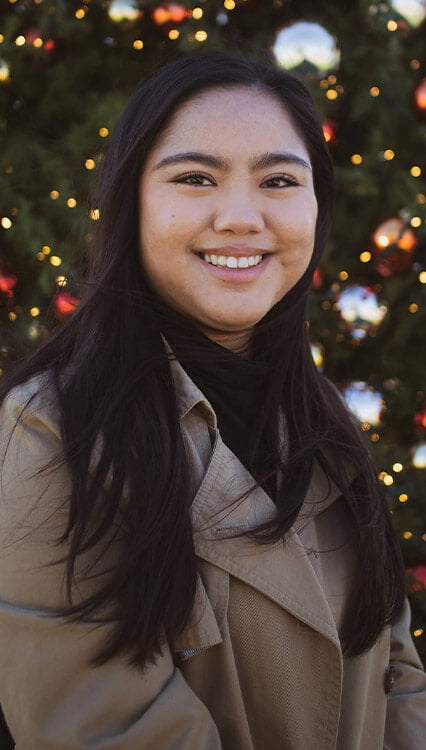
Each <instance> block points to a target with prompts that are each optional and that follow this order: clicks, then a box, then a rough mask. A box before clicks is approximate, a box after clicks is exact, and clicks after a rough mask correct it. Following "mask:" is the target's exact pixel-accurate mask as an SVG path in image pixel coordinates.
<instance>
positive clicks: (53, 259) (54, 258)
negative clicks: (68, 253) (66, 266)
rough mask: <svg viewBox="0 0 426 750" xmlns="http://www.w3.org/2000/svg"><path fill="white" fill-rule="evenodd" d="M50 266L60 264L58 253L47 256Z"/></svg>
mask: <svg viewBox="0 0 426 750" xmlns="http://www.w3.org/2000/svg"><path fill="white" fill-rule="evenodd" d="M49 260H50V262H51V264H52V266H60V265H61V263H62V258H59V256H58V255H52V256H51V258H49Z"/></svg>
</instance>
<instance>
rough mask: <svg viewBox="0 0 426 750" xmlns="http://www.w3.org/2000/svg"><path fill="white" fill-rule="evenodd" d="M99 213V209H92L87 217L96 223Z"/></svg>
mask: <svg viewBox="0 0 426 750" xmlns="http://www.w3.org/2000/svg"><path fill="white" fill-rule="evenodd" d="M100 215H101V214H100V211H99V208H92V210H91V211H89V216H90V218H91V219H92V221H98V219H99V218H100Z"/></svg>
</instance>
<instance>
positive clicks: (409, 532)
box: [402, 531, 413, 539]
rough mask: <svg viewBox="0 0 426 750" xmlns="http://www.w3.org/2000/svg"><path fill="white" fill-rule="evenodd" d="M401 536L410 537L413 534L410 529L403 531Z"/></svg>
mask: <svg viewBox="0 0 426 750" xmlns="http://www.w3.org/2000/svg"><path fill="white" fill-rule="evenodd" d="M402 536H403V537H404V539H411V538H412V536H413V535H412V533H411V531H404V533H403V535H402Z"/></svg>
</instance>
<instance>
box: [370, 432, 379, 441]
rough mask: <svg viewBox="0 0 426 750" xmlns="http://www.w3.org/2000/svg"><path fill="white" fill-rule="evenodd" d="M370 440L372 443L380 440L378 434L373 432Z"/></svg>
mask: <svg viewBox="0 0 426 750" xmlns="http://www.w3.org/2000/svg"><path fill="white" fill-rule="evenodd" d="M370 440H371V442H372V443H377V441H378V440H380V435H379V434H378V432H373V434H372V436H371V438H370Z"/></svg>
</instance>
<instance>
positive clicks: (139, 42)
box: [99, 39, 143, 135]
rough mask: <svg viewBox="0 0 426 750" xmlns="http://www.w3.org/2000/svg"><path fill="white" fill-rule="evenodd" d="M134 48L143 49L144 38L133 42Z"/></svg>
mask: <svg viewBox="0 0 426 750" xmlns="http://www.w3.org/2000/svg"><path fill="white" fill-rule="evenodd" d="M133 49H137V50H139V49H143V41H142V39H135V41H134V42H133ZM101 130H106V128H101ZM100 133H101V131H99V135H100Z"/></svg>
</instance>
